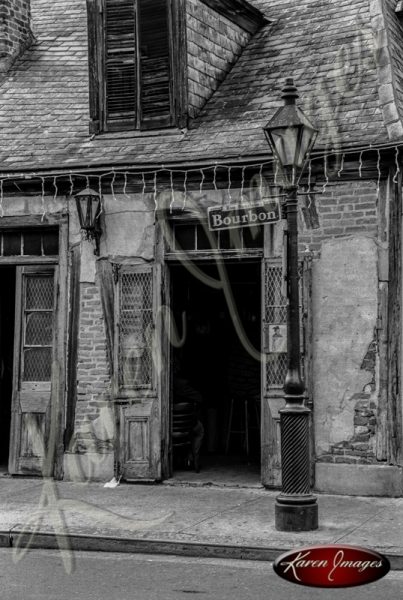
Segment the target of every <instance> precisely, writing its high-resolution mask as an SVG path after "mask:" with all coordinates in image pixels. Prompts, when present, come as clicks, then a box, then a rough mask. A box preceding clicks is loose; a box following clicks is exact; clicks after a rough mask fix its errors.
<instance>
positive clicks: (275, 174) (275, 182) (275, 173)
mask: <svg viewBox="0 0 403 600" xmlns="http://www.w3.org/2000/svg"><path fill="white" fill-rule="evenodd" d="M277 177H278V162H277V161H276V170H275V172H274V187H276V186H277Z"/></svg>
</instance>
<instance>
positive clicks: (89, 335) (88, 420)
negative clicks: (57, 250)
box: [72, 283, 112, 452]
mask: <svg viewBox="0 0 403 600" xmlns="http://www.w3.org/2000/svg"><path fill="white" fill-rule="evenodd" d="M110 379H111V377H110V372H109V366H108V362H107V350H106V334H105V324H104V318H103V313H102V305H101V298H100V294H99V289H98V287H97V286H96V285H94V284H92V283H81V284H80V326H79V338H78V364H77V405H76V418H75V436H74V443H73V447H72V450H73V451H76V452H85V451H87V450H88V451H97V452H102V451H103V450H109V449H110V448H111V444H112V439H110V438H109V436H108V430H109V424H108V423H106V422H105V423H104V425H105V427H102V425H103V424H102V423H101V422H100V419H99V417H100V415H102V416H103V415H105V413H106V411H107V410H108V409H109V407H110V397H111V388H110Z"/></svg>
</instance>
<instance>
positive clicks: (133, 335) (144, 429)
mask: <svg viewBox="0 0 403 600" xmlns="http://www.w3.org/2000/svg"><path fill="white" fill-rule="evenodd" d="M115 282H116V296H115V298H116V302H115V307H116V312H115V322H116V343H115V364H116V365H117V369H116V373H115V378H116V388H117V389H116V402H117V406H118V424H119V474H120V475H122V476H123V478H124V479H125V480H128V481H133V480H153V481H155V480H159V479H161V381H162V378H163V375H162V374H163V372H164V366H163V360H164V358H163V356H162V353H161V328H160V318H159V313H160V306H161V270H160V266H159V265H130V266H128V265H121V266H119V268H118V276H117V277H115ZM156 324H157V325H158V327H156Z"/></svg>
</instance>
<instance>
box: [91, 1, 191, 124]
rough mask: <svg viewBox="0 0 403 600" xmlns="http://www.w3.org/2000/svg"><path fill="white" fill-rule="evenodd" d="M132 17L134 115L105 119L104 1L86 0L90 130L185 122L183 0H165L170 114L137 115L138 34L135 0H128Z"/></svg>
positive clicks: (185, 52) (185, 69)
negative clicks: (119, 118)
mask: <svg viewBox="0 0 403 600" xmlns="http://www.w3.org/2000/svg"><path fill="white" fill-rule="evenodd" d="M132 1H133V3H134V5H135V7H134V10H135V20H136V31H137V33H136V58H135V61H136V82H137V84H136V85H137V87H136V89H137V93H136V107H135V109H136V115H135V118H134V119H122V120H121V121H118V122H116V123H111V122H108V120H107V117H106V74H105V54H106V53H105V37H106V36H105V13H106V10H105V2H106V0H87V16H88V67H89V112H90V122H89V130H90V133H91V134H99V133H113V132H120V131H140V132H144V131H149V130H158V129H167V128H173V127H175V128H183V127H186V126H187V111H188V106H187V101H188V100H187V99H188V94H187V43H186V6H185V2H186V0H167V4H168V6H167V11H168V24H167V25H168V38H169V39H168V44H169V54H170V58H169V60H170V107H171V110H170V114H169V115H168V116H166V115H164V116H154V117H152V118H149V119H147V120H146V121H145V120H144V119H142V117H141V106H140V104H141V102H140V98H141V87H140V86H141V81H140V79H141V78H140V71H141V65H140V59H139V56H140V54H139V35H138V18H137V15H138V0H132Z"/></svg>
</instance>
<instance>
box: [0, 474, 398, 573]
mask: <svg viewBox="0 0 403 600" xmlns="http://www.w3.org/2000/svg"><path fill="white" fill-rule="evenodd" d="M277 494H278V492H275V491H269V490H266V489H264V488H258V487H256V488H241V487H217V486H212V485H204V486H200V487H198V486H189V485H186V484H178V485H164V484H158V485H133V484H132V485H129V484H123V485H119V486H118V487H116V488H113V489H110V488H105V487H103V484H102V483H71V482H55V481H53V480H45V479H34V478H11V477H5V476H3V477H0V545H1V546H3V547H7V546H10V545H12V546H13V547H14V548H16V549H17V550H19V551H20V552H23V551H24V550H25V549H26V548H56V549H57V548H59V549H60V548H61V549H63V548H64V549H66V550H69V549H72V550H101V551H117V552H141V553H158V554H176V555H182V556H198V557H221V558H243V559H252V560H266V561H267V560H274V559H275V558H276V557H277V556H278V555H279V554H280V553H282V552H283V551H287V550H289V549H292V548H297V547H303V546H306V545H313V544H329V543H342V544H350V545H358V546H364V547H367V548H373V549H376V550H378V551H379V552H381V553H383V554H385V555H386V556H388V558H389V559H390V560H391V564H392V569H401V570H403V498H378V497H377V498H375V497H352V496H330V495H322V494H319V495H318V504H319V529H318V530H317V531H310V532H300V533H286V532H279V531H276V529H275V527H274V505H275V498H276V496H277Z"/></svg>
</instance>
